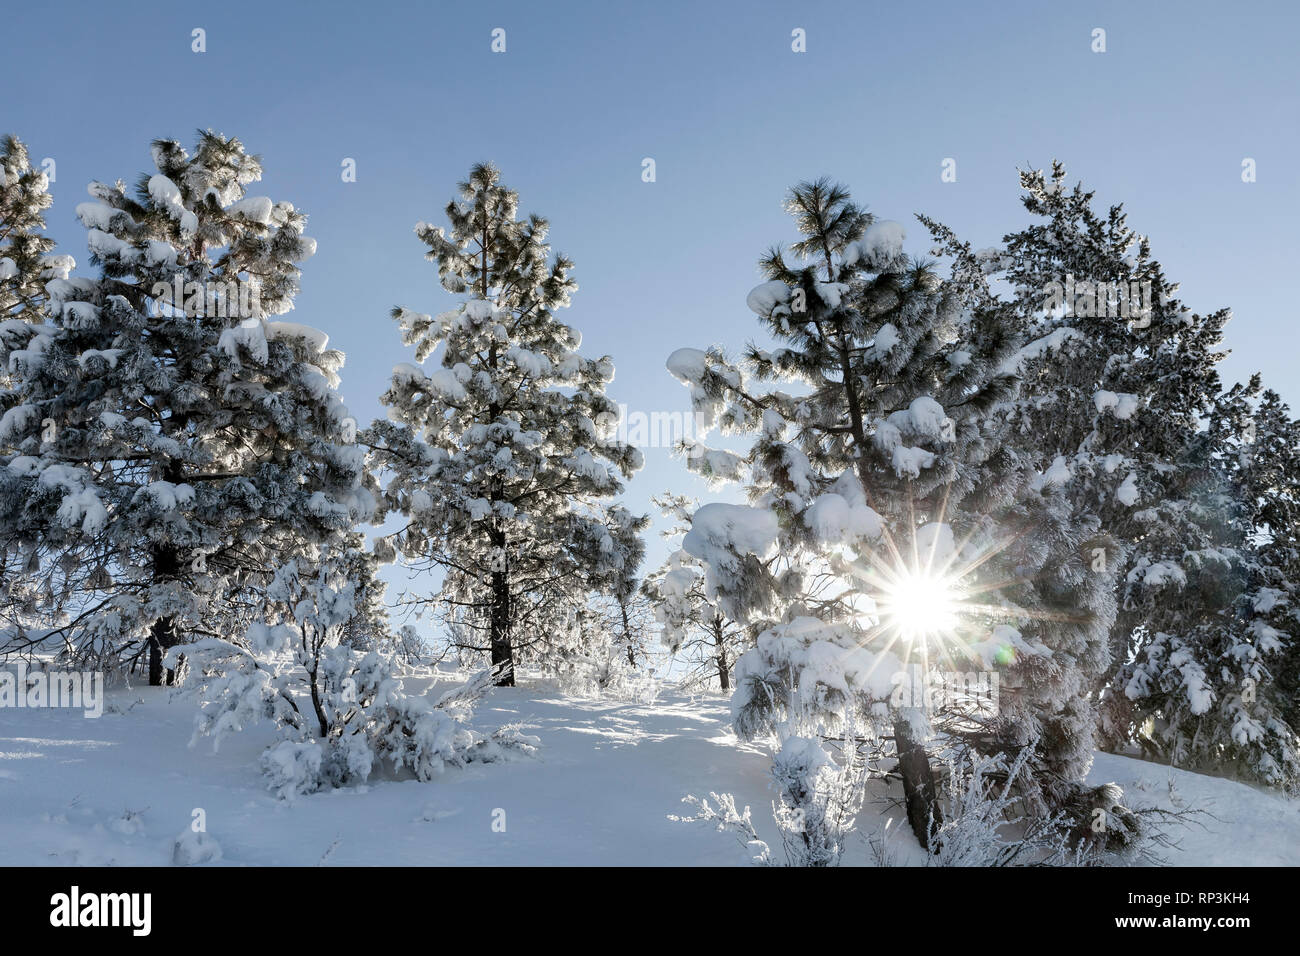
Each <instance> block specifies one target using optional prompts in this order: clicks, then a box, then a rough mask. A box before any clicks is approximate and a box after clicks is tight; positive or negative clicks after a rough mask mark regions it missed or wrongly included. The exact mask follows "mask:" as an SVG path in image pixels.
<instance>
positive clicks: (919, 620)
mask: <svg viewBox="0 0 1300 956" xmlns="http://www.w3.org/2000/svg"><path fill="white" fill-rule="evenodd" d="M962 600H963V595H962V593H961V590H960V589H959V587H958V584H957V581H956V579H955V578H954V577H953V576H952V575H949V574H943V573H936V572H933V571H929V570H922V569H912V568H908V569H904V570H901V571H899V572H898V573H896V574H895V575H894V576H893V577H892V579H891V580H890V581H888V582H887V583H886V584H885V585H884V587H883V588H882V589H881V595H880V600H879V602H878V606H879V613H880V618H881V621H882V623H884V624H886V625H887V626H888V627H890V628H891V629H892V630H893V631H895V632H896V633H897V634H898V636H899V637H900V638H902V639H903V640H905V641H908V642H913V643H914V642H918V641H919V642H927V643H928V642H932V641H937V640H942V639H944V638H950V637H951V636H952V634H953V632H954V631H955V630H956V629H957V627H958V624H959V620H958V619H959V615H960V611H961V607H962Z"/></svg>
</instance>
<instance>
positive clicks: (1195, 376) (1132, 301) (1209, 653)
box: [927, 163, 1293, 779]
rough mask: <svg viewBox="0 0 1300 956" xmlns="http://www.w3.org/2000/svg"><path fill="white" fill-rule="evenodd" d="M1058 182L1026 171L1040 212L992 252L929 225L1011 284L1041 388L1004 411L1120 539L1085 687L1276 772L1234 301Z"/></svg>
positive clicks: (1174, 733)
mask: <svg viewBox="0 0 1300 956" xmlns="http://www.w3.org/2000/svg"><path fill="white" fill-rule="evenodd" d="M1065 180H1066V173H1065V170H1064V168H1063V167H1062V166H1061V165H1060V164H1059V163H1058V164H1054V166H1053V168H1052V171H1051V173H1050V175H1046V174H1044V173H1043V172H1042V171H1040V170H1034V171H1027V172H1022V173H1021V185H1022V187H1023V188H1024V189H1025V191H1026V192H1025V196H1024V198H1023V202H1024V205H1025V208H1026V210H1027V211H1028V212H1029V213H1030V214H1031V215H1033V216H1034V217H1036V218H1037V219H1039V220H1041V221H1039V222H1035V223H1033V224H1032V225H1029V226H1027V227H1025V228H1023V229H1021V230H1019V231H1017V232H1014V233H1011V234H1009V235H1007V236H1005V237H1004V238H1003V241H1002V245H1001V246H1000V247H998V248H993V249H987V250H983V251H982V252H980V253H974V254H972V253H970V252H969V250H968V249H965V247H963V246H962V244H960V243H958V242H956V241H955V240H954V238H953V236H952V233H951V232H950V231H948V230H946V229H944V228H943V227H941V226H937V225H936V224H934V223H930V222H929V221H927V223H928V224H929V225H930V226H931V228H932V231H933V232H934V233H935V235H936V237H937V238H938V239H939V240H940V242H941V248H943V250H944V251H947V252H952V253H954V254H955V255H958V256H959V257H964V262H965V263H966V272H967V274H968V275H970V276H971V277H972V280H971V282H972V285H973V286H978V285H980V284H981V283H983V284H984V285H983V287H984V289H985V290H987V283H988V281H990V279H992V280H997V281H1001V282H1005V283H1006V284H1007V285H1008V286H1009V289H1010V295H1009V307H1008V310H1007V320H1008V322H1009V323H1011V324H1012V325H1013V326H1014V327H1015V328H1017V329H1019V330H1021V334H1023V335H1024V336H1025V337H1026V338H1028V339H1029V340H1030V341H1029V344H1028V345H1027V346H1026V347H1025V348H1023V349H1022V350H1021V351H1020V352H1019V353H1018V354H1017V356H1016V357H1015V360H1014V365H1015V367H1016V369H1017V370H1018V371H1019V373H1020V375H1021V376H1022V378H1023V380H1024V382H1025V389H1024V394H1025V395H1026V396H1027V397H1029V398H1031V399H1032V400H1029V401H1018V402H1012V403H1005V404H1003V405H1002V406H1000V408H999V414H1000V415H1002V416H1004V417H1006V419H1007V420H1008V422H1010V423H1011V424H1012V426H1013V427H1014V429H1015V430H1016V431H1017V432H1018V435H1019V436H1020V438H1019V440H1020V444H1021V448H1022V450H1023V453H1024V454H1025V455H1026V456H1028V457H1029V458H1031V459H1032V460H1033V461H1034V462H1035V463H1036V465H1037V467H1039V468H1044V469H1052V470H1055V471H1056V472H1057V473H1059V475H1060V478H1061V485H1062V488H1063V491H1064V493H1065V494H1066V495H1067V496H1068V498H1069V499H1070V502H1071V508H1072V511H1073V514H1074V517H1073V519H1072V521H1073V523H1075V524H1076V525H1082V524H1092V523H1095V524H1097V526H1098V527H1100V528H1101V529H1103V530H1104V531H1105V533H1106V534H1107V535H1108V536H1110V537H1111V538H1112V539H1114V540H1115V541H1116V542H1117V543H1118V549H1117V552H1116V553H1117V556H1118V557H1119V560H1120V564H1121V567H1120V568H1119V571H1120V573H1119V574H1118V575H1117V577H1116V581H1117V593H1116V599H1117V601H1118V605H1119V610H1118V613H1117V615H1116V617H1115V620H1114V623H1113V625H1112V627H1111V632H1110V638H1109V644H1110V659H1111V666H1110V668H1109V669H1107V670H1106V671H1104V672H1102V673H1101V674H1100V675H1098V681H1097V683H1096V685H1095V686H1094V687H1093V688H1091V691H1092V693H1093V694H1094V695H1096V696H1099V697H1100V698H1101V701H1102V707H1101V718H1102V721H1101V729H1102V734H1103V739H1104V740H1105V741H1106V742H1107V744H1108V745H1109V746H1112V747H1123V746H1125V745H1127V744H1128V743H1129V742H1133V741H1139V740H1141V741H1142V742H1143V743H1144V745H1145V746H1147V747H1148V748H1154V750H1155V751H1156V752H1157V753H1159V754H1160V755H1161V756H1162V757H1163V758H1164V759H1170V760H1173V761H1174V762H1175V763H1178V764H1180V765H1184V766H1198V767H1202V768H1205V767H1212V766H1215V765H1216V764H1218V763H1219V762H1220V761H1225V763H1224V764H1223V765H1224V766H1226V765H1227V764H1228V763H1236V762H1237V760H1236V758H1233V760H1231V761H1229V760H1228V759H1227V757H1226V756H1225V754H1226V752H1227V751H1228V750H1232V749H1233V746H1230V745H1228V744H1227V743H1225V741H1229V740H1232V739H1237V740H1239V741H1242V740H1245V739H1246V738H1250V739H1252V740H1254V741H1256V743H1257V744H1258V746H1262V747H1264V748H1265V749H1267V750H1270V751H1271V754H1272V756H1271V757H1269V758H1268V759H1261V755H1260V753H1259V752H1258V751H1256V753H1255V755H1254V756H1253V757H1251V758H1249V759H1247V760H1246V762H1247V763H1252V764H1253V765H1254V766H1256V767H1257V768H1259V769H1260V770H1261V771H1263V776H1261V777H1260V779H1269V778H1275V777H1276V776H1277V775H1276V774H1275V772H1274V770H1275V768H1278V767H1281V766H1283V765H1284V764H1286V763H1287V762H1288V761H1290V760H1291V759H1292V758H1291V757H1290V756H1289V754H1290V751H1291V750H1292V749H1293V746H1292V744H1290V743H1287V742H1286V731H1285V728H1284V727H1283V726H1282V725H1279V724H1277V723H1274V722H1273V717H1272V716H1271V715H1268V714H1265V715H1263V716H1262V719H1261V721H1260V724H1259V727H1253V726H1251V721H1250V720H1248V719H1247V718H1246V717H1245V716H1244V714H1245V711H1244V710H1243V709H1242V703H1241V701H1240V699H1239V695H1240V693H1241V689H1242V686H1243V684H1242V682H1243V681H1246V680H1250V681H1252V682H1254V681H1257V680H1259V679H1262V678H1263V676H1264V674H1265V673H1266V671H1267V668H1266V666H1265V664H1264V658H1265V657H1267V656H1268V653H1267V652H1266V651H1265V648H1264V647H1263V646H1256V643H1257V642H1256V639H1255V638H1254V637H1251V636H1250V635H1251V634H1252V633H1254V632H1253V631H1251V630H1250V627H1251V626H1250V625H1249V623H1248V622H1249V620H1250V619H1251V617H1252V614H1251V613H1250V612H1249V610H1248V609H1247V608H1245V607H1244V606H1243V605H1242V604H1241V601H1243V600H1246V599H1247V598H1246V595H1248V593H1249V592H1250V590H1251V586H1250V584H1249V582H1250V580H1251V579H1252V577H1254V576H1255V575H1256V574H1257V573H1261V569H1260V568H1259V567H1258V562H1257V561H1256V560H1255V558H1254V557H1253V556H1252V554H1251V552H1252V547H1253V546H1252V545H1251V535H1252V533H1253V532H1252V529H1251V524H1252V518H1251V514H1252V512H1253V511H1254V510H1255V508H1256V507H1257V506H1256V505H1255V504H1254V503H1251V502H1245V501H1243V500H1242V499H1241V496H1240V491H1239V490H1240V488H1241V487H1242V481H1243V478H1242V476H1237V475H1234V474H1233V468H1232V467H1230V463H1231V461H1232V460H1233V458H1234V456H1236V454H1237V451H1236V450H1234V449H1235V448H1236V446H1238V445H1239V444H1240V440H1239V435H1236V434H1235V431H1236V429H1239V428H1240V427H1242V423H1244V422H1245V421H1246V419H1247V418H1248V417H1249V416H1248V414H1247V413H1246V412H1245V411H1243V409H1242V408H1241V407H1237V408H1236V409H1235V410H1232V411H1231V412H1230V411H1229V406H1231V405H1232V404H1233V403H1236V404H1237V405H1238V406H1240V403H1241V402H1242V401H1244V399H1245V396H1242V395H1237V396H1235V397H1229V398H1226V399H1224V398H1221V387H1220V383H1219V378H1218V374H1217V371H1216V369H1215V366H1216V363H1217V362H1218V361H1219V359H1220V358H1221V357H1222V354H1223V353H1222V352H1221V351H1219V346H1220V343H1221V340H1222V332H1223V328H1224V325H1225V324H1226V322H1227V321H1228V318H1229V313H1228V310H1226V309H1222V310H1219V311H1216V312H1213V313H1211V314H1208V315H1199V314H1195V313H1193V312H1191V311H1190V310H1189V309H1188V308H1186V307H1185V306H1184V305H1183V304H1182V303H1181V302H1180V301H1179V300H1178V299H1177V298H1176V293H1177V291H1178V287H1177V285H1175V284H1174V283H1172V282H1170V281H1169V280H1168V279H1167V278H1166V277H1165V275H1164V272H1163V269H1162V267H1161V265H1160V263H1159V262H1158V261H1157V260H1156V259H1155V258H1154V257H1153V255H1152V253H1151V248H1150V243H1149V241H1148V240H1147V239H1146V238H1145V237H1144V236H1142V235H1140V234H1138V233H1137V232H1136V231H1135V230H1133V229H1132V228H1131V227H1130V226H1129V225H1128V222H1127V217H1126V215H1125V213H1124V210H1123V207H1122V206H1119V205H1115V206H1111V207H1110V208H1109V209H1108V210H1107V211H1106V213H1105V214H1104V215H1103V214H1099V213H1098V212H1096V211H1095V210H1094V209H1093V208H1092V202H1093V193H1092V192H1090V191H1087V190H1085V189H1084V188H1083V186H1082V185H1079V184H1076V185H1075V186H1074V187H1073V188H1072V189H1068V188H1066V183H1065ZM1224 401H1227V403H1228V404H1227V405H1225V404H1224ZM1234 421H1235V422H1236V423H1237V424H1236V425H1235V426H1234V424H1233V422H1234ZM1206 422H1210V423H1211V424H1209V425H1207V424H1205V423H1206ZM1243 628H1244V630H1243ZM1271 644H1272V641H1271V640H1269V639H1268V638H1265V639H1264V640H1263V641H1262V645H1265V646H1271ZM1225 654H1226V655H1228V658H1227V660H1226V662H1225V661H1224V660H1223V655H1225ZM1135 702H1136V703H1135ZM1212 710H1213V713H1211V711H1212ZM1193 718H1194V719H1193ZM1171 721H1172V724H1171V723H1170V722H1171ZM1211 723H1214V724H1215V725H1216V727H1217V729H1216V730H1214V731H1211V730H1210V729H1209V724H1211ZM1157 725H1159V726H1157ZM1144 727H1148V728H1149V729H1151V730H1155V731H1158V733H1159V735H1160V738H1161V742H1159V743H1157V742H1156V741H1155V740H1153V739H1152V738H1151V737H1150V735H1149V734H1144V733H1143V728H1144ZM1234 728H1235V729H1234ZM1261 728H1268V729H1261ZM1264 740H1268V741H1271V743H1267V744H1265V743H1261V742H1262V741H1264Z"/></svg>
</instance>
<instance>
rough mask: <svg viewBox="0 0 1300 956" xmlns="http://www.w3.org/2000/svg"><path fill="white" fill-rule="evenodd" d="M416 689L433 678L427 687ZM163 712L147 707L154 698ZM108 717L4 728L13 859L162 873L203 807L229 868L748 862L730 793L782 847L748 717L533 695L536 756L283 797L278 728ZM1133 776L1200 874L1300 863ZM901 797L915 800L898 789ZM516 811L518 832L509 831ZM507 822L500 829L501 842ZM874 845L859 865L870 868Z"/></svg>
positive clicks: (12, 716) (1104, 773)
mask: <svg viewBox="0 0 1300 956" xmlns="http://www.w3.org/2000/svg"><path fill="white" fill-rule="evenodd" d="M412 684H414V682H412ZM136 701H143V702H142V703H134V702H136ZM107 710H108V712H106V713H105V714H104V716H103V717H102V718H100V719H97V720H88V719H84V718H83V717H82V716H81V713H80V712H79V711H75V710H68V709H62V710H60V709H40V710H27V709H21V710H19V709H14V710H6V711H5V712H4V714H3V720H2V721H0V805H3V806H4V808H5V811H4V813H3V815H0V865H46V864H49V865H92V866H100V865H146V866H147V865H162V864H167V863H170V862H171V860H172V852H173V842H174V840H175V839H176V838H177V837H178V836H179V835H181V834H182V833H183V832H188V831H189V828H190V822H191V819H192V814H193V812H194V811H195V809H198V808H201V809H202V810H203V811H204V812H205V814H206V824H207V830H208V833H209V834H210V835H211V836H212V838H213V839H215V841H216V842H217V844H218V845H219V846H220V849H221V857H220V860H219V861H218V862H219V864H220V865H234V866H238V865H308V866H310V865H316V864H319V863H322V862H323V863H324V864H325V865H345V864H365V865H374V864H393V865H466V864H468V865H478V864H485V865H515V864H558V865H585V864H592V865H602V864H603V865H610V864H613V865H623V864H647V865H745V864H746V861H747V858H748V854H747V853H746V851H745V850H744V848H743V847H741V846H740V845H739V843H738V842H737V841H736V839H735V838H734V837H732V836H731V835H728V834H720V833H715V832H713V831H712V830H710V829H709V828H708V827H706V826H704V825H700V824H687V823H676V822H672V821H670V820H669V819H668V817H669V815H670V814H686V813H687V812H688V810H687V808H684V807H683V806H682V805H681V803H680V800H681V798H682V796H684V795H685V794H688V793H694V794H699V795H704V794H706V793H707V792H708V791H710V790H716V791H730V792H732V793H734V794H735V795H736V798H737V802H738V803H740V804H745V803H748V804H749V805H750V806H751V807H752V808H753V810H754V820H755V824H756V826H757V829H758V831H759V833H760V835H761V836H763V837H764V838H765V839H768V840H770V841H773V842H774V843H775V841H776V839H777V834H776V828H775V826H774V824H773V823H772V819H771V814H770V812H769V805H770V802H771V799H772V794H771V792H770V791H769V788H768V767H769V757H768V755H767V754H766V753H764V752H763V751H762V750H761V749H759V748H757V747H752V746H748V745H738V744H737V741H736V739H735V737H734V734H733V733H732V731H731V729H730V723H729V714H728V705H727V702H726V701H725V700H724V699H721V698H718V697H708V698H698V697H697V698H690V697H686V696H681V695H677V694H675V693H672V692H668V693H665V694H663V695H661V696H660V697H659V698H658V699H657V700H656V701H654V702H653V703H628V702H617V701H608V700H574V699H566V698H565V697H563V696H562V695H561V694H560V693H559V692H558V691H557V690H556V689H555V688H554V687H553V686H552V685H550V684H548V683H545V682H537V681H527V682H525V683H524V686H521V687H517V688H497V689H495V690H493V691H492V692H491V695H490V697H489V698H488V699H487V700H486V701H484V702H483V704H481V705H480V707H479V708H478V711H477V713H476V715H475V718H474V723H475V724H476V725H477V726H480V727H481V728H483V729H485V730H487V729H491V728H493V727H495V726H498V725H500V724H502V723H509V722H515V721H518V722H522V724H523V725H524V729H525V731H526V732H528V733H530V734H533V735H535V736H537V737H539V738H540V740H541V746H540V748H539V750H538V753H537V755H536V756H535V757H533V758H523V759H519V760H516V761H514V762H511V763H506V764H495V765H487V766H473V767H470V768H467V769H461V770H451V771H447V772H445V773H443V774H442V775H440V776H439V777H438V778H437V779H435V780H433V781H431V782H429V783H419V782H416V781H412V780H406V781H399V780H392V779H382V778H378V777H377V778H372V780H371V783H370V784H369V785H367V786H361V787H352V788H343V789H339V790H336V791H326V792H323V793H320V794H315V795H310V796H305V797H300V798H298V799H297V800H296V801H295V802H293V803H286V802H284V801H281V800H278V799H276V798H275V796H274V795H272V794H271V793H270V792H269V791H268V790H267V787H266V783H265V779H264V778H263V777H262V776H261V774H260V773H259V771H258V768H257V756H258V754H259V752H260V751H261V750H262V748H264V747H265V746H266V745H267V744H268V743H270V742H271V741H272V739H273V734H272V732H271V730H270V729H269V728H261V729H253V730H250V731H249V732H247V733H244V734H239V735H235V736H233V737H230V738H227V739H226V740H225V741H224V742H223V745H222V748H221V749H220V751H219V752H217V753H213V751H212V748H211V745H210V743H209V742H208V741H206V740H203V741H200V742H199V743H198V744H197V745H196V746H195V747H194V748H193V749H190V748H189V747H188V743H189V740H190V736H191V732H192V728H193V719H194V708H193V706H192V704H190V703H189V702H187V701H185V700H183V699H171V698H170V695H169V693H168V692H167V691H164V690H160V689H158V688H147V687H141V688H136V689H134V690H130V691H116V692H111V693H110V694H109V696H108V708H107ZM1110 780H1113V781H1115V782H1117V783H1119V784H1120V785H1121V786H1123V787H1124V789H1125V791H1126V793H1127V795H1128V799H1129V801H1130V803H1131V805H1133V806H1152V805H1159V806H1163V807H1166V808H1170V809H1187V808H1198V809H1202V810H1206V811H1208V812H1209V813H1210V814H1212V815H1213V817H1214V818H1213V819H1211V818H1208V817H1207V818H1206V819H1205V821H1204V822H1205V824H1206V827H1205V829H1204V830H1201V829H1199V828H1193V829H1191V830H1188V831H1185V832H1181V833H1178V834H1175V837H1176V839H1178V840H1179V841H1180V843H1181V848H1180V849H1178V850H1176V851H1171V852H1170V853H1169V854H1168V858H1169V860H1170V862H1171V863H1175V864H1180V865H1192V864H1206V865H1246V866H1251V865H1296V864H1298V863H1300V804H1297V803H1295V802H1290V801H1287V800H1285V799H1283V798H1280V797H1277V796H1273V795H1270V794H1266V793H1263V792H1260V791H1257V790H1254V789H1252V788H1250V787H1247V786H1244V785H1242V784H1238V783H1233V782H1230V781H1226V780H1219V779H1214V778H1210V777H1205V776H1201V775H1198V774H1192V773H1187V772H1184V771H1180V770H1175V769H1171V768H1168V767H1163V766H1158V765H1155V764H1150V763H1145V762H1142V761H1137V760H1131V759H1127V758H1123V757H1116V756H1112V755H1108V754H1098V755H1097V759H1096V763H1095V764H1094V766H1093V770H1092V774H1091V777H1090V782H1093V783H1100V782H1103V781H1110ZM895 796H896V795H895ZM885 797H886V795H885V794H881V793H878V792H874V796H873V797H869V798H868V800H869V804H868V813H866V814H864V815H863V817H862V818H861V820H860V823H861V826H860V832H861V833H863V834H865V835H871V834H875V833H879V832H880V831H881V829H882V828H883V827H884V824H885V822H886V821H887V820H888V819H889V818H891V817H892V818H895V819H894V823H893V824H892V825H891V826H890V828H889V832H890V833H893V834H894V837H893V838H892V841H893V842H892V843H891V845H890V848H891V852H892V855H893V857H894V861H895V862H897V863H907V862H909V861H911V862H917V861H920V860H921V854H920V851H919V848H918V847H917V845H916V844H915V842H914V839H913V837H912V836H911V834H910V833H909V832H908V831H907V830H906V828H905V827H904V828H902V830H901V832H900V830H899V827H898V822H899V818H901V811H900V810H898V809H897V808H894V807H890V806H889V805H888V803H887V801H886V800H885ZM500 811H504V832H499V831H500V829H501V827H500V820H501V816H502V815H501V813H500ZM494 822H497V826H496V827H495V829H494ZM871 860H872V856H871V853H870V852H869V851H868V849H867V847H866V844H865V841H864V840H862V839H858V838H855V839H854V840H853V841H852V842H851V843H850V846H849V850H848V852H847V853H846V855H845V863H846V864H870V863H871Z"/></svg>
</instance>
